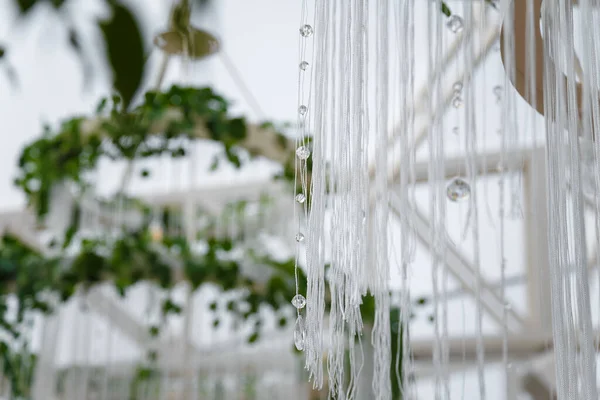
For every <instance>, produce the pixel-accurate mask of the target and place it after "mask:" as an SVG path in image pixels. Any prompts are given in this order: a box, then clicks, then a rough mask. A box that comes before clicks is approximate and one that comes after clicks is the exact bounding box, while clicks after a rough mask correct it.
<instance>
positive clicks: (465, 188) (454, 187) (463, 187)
mask: <svg viewBox="0 0 600 400" xmlns="http://www.w3.org/2000/svg"><path fill="white" fill-rule="evenodd" d="M446 194H447V196H448V198H449V199H450V200H452V201H454V202H457V201H461V200H466V199H468V198H469V196H470V195H471V186H470V185H469V184H468V183H467V182H465V181H464V180H462V179H460V178H455V179H454V180H452V182H450V184H449V185H448V188H447V189H446Z"/></svg>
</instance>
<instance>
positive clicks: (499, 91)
mask: <svg viewBox="0 0 600 400" xmlns="http://www.w3.org/2000/svg"><path fill="white" fill-rule="evenodd" d="M503 91H504V89H503V88H502V86H494V94H495V95H496V102H498V103H499V102H500V101H501V100H502V92H503Z"/></svg>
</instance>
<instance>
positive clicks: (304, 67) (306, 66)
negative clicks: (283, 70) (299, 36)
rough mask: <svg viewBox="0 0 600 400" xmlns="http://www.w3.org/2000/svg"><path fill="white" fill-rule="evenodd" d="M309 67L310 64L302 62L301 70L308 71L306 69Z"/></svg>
mask: <svg viewBox="0 0 600 400" xmlns="http://www.w3.org/2000/svg"><path fill="white" fill-rule="evenodd" d="M308 65H309V64H308V63H307V62H306V61H302V62H301V63H300V69H301V70H302V71H306V68H308Z"/></svg>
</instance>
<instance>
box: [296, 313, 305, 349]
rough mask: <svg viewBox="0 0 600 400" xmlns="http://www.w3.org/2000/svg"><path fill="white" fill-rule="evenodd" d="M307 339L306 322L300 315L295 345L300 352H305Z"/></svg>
mask: <svg viewBox="0 0 600 400" xmlns="http://www.w3.org/2000/svg"><path fill="white" fill-rule="evenodd" d="M305 338H306V331H305V329H304V320H303V319H302V316H301V315H298V318H297V319H296V325H295V326H294V345H295V346H296V348H297V349H298V350H299V351H302V350H304V342H305Z"/></svg>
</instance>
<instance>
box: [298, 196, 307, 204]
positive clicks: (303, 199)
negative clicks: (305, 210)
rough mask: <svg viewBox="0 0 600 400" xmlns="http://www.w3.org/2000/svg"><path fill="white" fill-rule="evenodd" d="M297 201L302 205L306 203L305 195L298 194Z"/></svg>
mask: <svg viewBox="0 0 600 400" xmlns="http://www.w3.org/2000/svg"><path fill="white" fill-rule="evenodd" d="M296 201H297V202H298V203H300V204H302V203H304V202H305V201H306V196H305V195H304V193H298V194H297V195H296Z"/></svg>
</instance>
